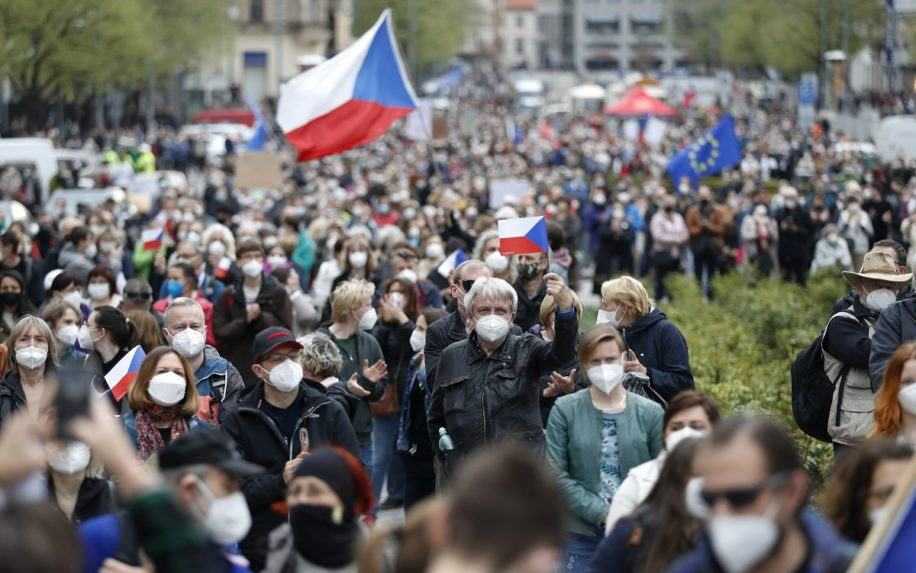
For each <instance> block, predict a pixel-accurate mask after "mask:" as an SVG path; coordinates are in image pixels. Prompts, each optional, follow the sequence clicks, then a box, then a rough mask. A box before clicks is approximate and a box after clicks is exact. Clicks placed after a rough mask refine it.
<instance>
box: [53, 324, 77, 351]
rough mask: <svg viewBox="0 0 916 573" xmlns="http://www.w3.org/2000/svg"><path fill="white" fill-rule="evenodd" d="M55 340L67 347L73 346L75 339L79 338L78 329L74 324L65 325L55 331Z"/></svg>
mask: <svg viewBox="0 0 916 573" xmlns="http://www.w3.org/2000/svg"><path fill="white" fill-rule="evenodd" d="M56 334H57V340H59V341H61V342H62V343H63V344H66V345H67V346H73V345H74V344H76V340H77V338H79V334H80V327H78V326H77V325H75V324H65V325H64V326H61V327H60V328H58V329H57V333H56Z"/></svg>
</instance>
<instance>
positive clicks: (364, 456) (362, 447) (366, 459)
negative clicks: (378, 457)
mask: <svg viewBox="0 0 916 573" xmlns="http://www.w3.org/2000/svg"><path fill="white" fill-rule="evenodd" d="M357 441H358V442H359V461H361V462H362V463H363V468H365V470H366V471H367V472H370V474H371V471H372V440H366V442H365V443H364V442H363V441H362V440H361V439H359V438H357Z"/></svg>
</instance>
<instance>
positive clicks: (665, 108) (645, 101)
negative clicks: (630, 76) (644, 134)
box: [604, 86, 677, 117]
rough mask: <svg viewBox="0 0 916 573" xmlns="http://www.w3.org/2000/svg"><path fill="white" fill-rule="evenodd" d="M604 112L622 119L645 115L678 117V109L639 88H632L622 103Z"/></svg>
mask: <svg viewBox="0 0 916 573" xmlns="http://www.w3.org/2000/svg"><path fill="white" fill-rule="evenodd" d="M604 112H605V113H607V114H609V115H616V116H620V117H642V116H644V115H654V116H657V117H673V116H675V115H677V110H676V109H674V108H673V107H671V106H670V105H668V104H666V103H665V102H663V101H661V100H658V99H656V98H654V97H652V96H650V95H649V94H648V93H647V92H646V90H645V89H643V88H641V87H639V86H636V87H633V88H630V90H629V91H628V92H627V93H626V94H624V96H623V98H622V99H621V100H620V101H617V102H615V103H613V104H611V105H609V106H607V107H606V108H604Z"/></svg>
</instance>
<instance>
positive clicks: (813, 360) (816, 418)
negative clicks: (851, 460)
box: [791, 313, 849, 443]
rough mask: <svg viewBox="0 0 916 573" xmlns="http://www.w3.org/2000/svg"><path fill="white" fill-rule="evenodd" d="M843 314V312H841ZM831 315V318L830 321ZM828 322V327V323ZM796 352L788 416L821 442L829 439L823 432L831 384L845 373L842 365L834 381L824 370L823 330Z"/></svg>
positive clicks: (831, 399)
mask: <svg viewBox="0 0 916 573" xmlns="http://www.w3.org/2000/svg"><path fill="white" fill-rule="evenodd" d="M842 314H844V315H846V314H847V313H842ZM832 319H833V317H831V320H832ZM829 324H830V323H829V322H828V326H829ZM825 332H827V329H826V328H825V329H824V330H823V332H821V333H820V335H818V337H817V338H815V339H814V342H812V343H811V344H810V345H808V347H807V348H805V349H804V350H802V351H801V352H799V353H798V355H797V356H796V357H795V360H794V361H793V362H792V370H791V381H792V416H793V417H794V418H795V423H796V424H798V427H799V428H801V431H803V432H804V433H806V434H808V435H809V436H811V437H812V438H815V439H817V440H820V441H822V442H828V443H829V442H832V441H833V440H832V439H831V438H830V434H829V433H828V432H827V421H828V420H829V418H830V403H831V402H832V401H833V386H834V384H835V383H836V382H837V381H839V380H840V379H842V378H843V377H844V376H846V375H847V374H848V373H849V366H848V365H844V366H843V369H842V370H841V371H840V375H839V376H838V377H837V380H830V378H828V377H827V373H826V372H824V346H823V344H824V333H825Z"/></svg>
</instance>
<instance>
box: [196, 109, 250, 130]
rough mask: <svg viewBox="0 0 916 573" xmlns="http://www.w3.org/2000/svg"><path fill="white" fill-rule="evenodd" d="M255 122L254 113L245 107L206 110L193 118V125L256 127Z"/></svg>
mask: <svg viewBox="0 0 916 573" xmlns="http://www.w3.org/2000/svg"><path fill="white" fill-rule="evenodd" d="M254 121H255V117H254V113H252V111H251V110H250V109H247V108H244V107H220V108H211V109H205V110H204V111H201V112H199V113H198V114H197V115H195V116H194V117H193V118H191V122H192V123H240V124H242V125H247V126H248V127H251V126H252V125H254Z"/></svg>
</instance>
